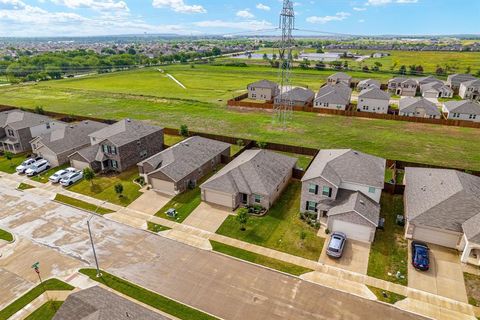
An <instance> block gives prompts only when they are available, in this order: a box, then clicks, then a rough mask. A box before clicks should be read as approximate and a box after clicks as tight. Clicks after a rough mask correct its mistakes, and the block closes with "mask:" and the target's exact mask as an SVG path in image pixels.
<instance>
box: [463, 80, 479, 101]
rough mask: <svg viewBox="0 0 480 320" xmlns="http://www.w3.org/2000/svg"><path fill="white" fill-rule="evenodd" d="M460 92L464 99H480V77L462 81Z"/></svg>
mask: <svg viewBox="0 0 480 320" xmlns="http://www.w3.org/2000/svg"><path fill="white" fill-rule="evenodd" d="M458 94H459V96H460V97H461V98H462V99H469V100H474V101H480V79H475V80H471V81H466V82H462V84H460V90H459V92H458Z"/></svg>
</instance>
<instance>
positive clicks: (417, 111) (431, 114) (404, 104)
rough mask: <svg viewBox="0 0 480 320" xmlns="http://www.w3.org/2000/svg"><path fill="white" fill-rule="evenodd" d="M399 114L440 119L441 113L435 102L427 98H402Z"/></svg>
mask: <svg viewBox="0 0 480 320" xmlns="http://www.w3.org/2000/svg"><path fill="white" fill-rule="evenodd" d="M399 114H400V115H401V116H405V117H418V118H430V119H440V116H441V113H440V111H438V107H437V105H436V104H435V103H433V102H430V101H428V100H427V99H425V98H412V97H407V98H402V99H400V105H399Z"/></svg>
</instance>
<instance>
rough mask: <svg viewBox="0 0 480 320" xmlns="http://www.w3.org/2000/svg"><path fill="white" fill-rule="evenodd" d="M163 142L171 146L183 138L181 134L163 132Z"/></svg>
mask: <svg viewBox="0 0 480 320" xmlns="http://www.w3.org/2000/svg"><path fill="white" fill-rule="evenodd" d="M163 139H164V141H163V143H164V144H165V145H167V146H169V147H171V146H173V145H174V144H177V143H179V142H180V141H183V140H184V139H185V138H184V137H182V136H172V135H170V134H165V135H163Z"/></svg>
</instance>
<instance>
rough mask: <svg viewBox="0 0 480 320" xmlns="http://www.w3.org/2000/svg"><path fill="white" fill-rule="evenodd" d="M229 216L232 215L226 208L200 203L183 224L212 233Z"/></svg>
mask: <svg viewBox="0 0 480 320" xmlns="http://www.w3.org/2000/svg"><path fill="white" fill-rule="evenodd" d="M230 214H232V211H231V210H229V209H228V208H225V207H221V206H215V205H212V204H208V203H205V202H203V201H202V203H200V205H199V206H198V207H197V208H196V209H195V210H193V212H192V213H190V215H189V216H188V217H187V219H185V221H183V224H187V225H189V226H192V227H196V228H199V229H202V230H205V231H209V232H213V233H214V232H215V231H217V229H218V228H220V226H221V225H222V223H223V221H225V219H227V217H228V216H229V215H230Z"/></svg>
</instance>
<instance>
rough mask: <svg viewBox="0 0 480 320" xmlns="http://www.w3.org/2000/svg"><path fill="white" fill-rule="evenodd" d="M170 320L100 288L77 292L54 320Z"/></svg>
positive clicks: (67, 300)
mask: <svg viewBox="0 0 480 320" xmlns="http://www.w3.org/2000/svg"><path fill="white" fill-rule="evenodd" d="M93 319H95V320H111V319H116V320H127V319H132V320H133V319H151V320H169V319H170V317H166V316H164V315H161V314H159V313H157V312H154V311H152V310H150V309H147V308H145V307H143V306H141V305H140V304H138V303H135V302H133V301H131V300H130V299H126V298H124V297H121V296H119V295H118V294H115V293H113V292H112V291H110V290H106V289H103V288H101V287H99V286H94V287H90V288H88V289H84V290H80V291H75V292H73V293H72V294H71V295H69V296H68V297H67V299H66V300H65V302H64V303H63V304H62V306H61V307H60V308H59V309H58V311H57V312H56V314H55V316H54V317H53V320H93Z"/></svg>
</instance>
